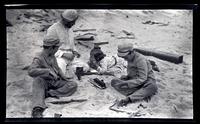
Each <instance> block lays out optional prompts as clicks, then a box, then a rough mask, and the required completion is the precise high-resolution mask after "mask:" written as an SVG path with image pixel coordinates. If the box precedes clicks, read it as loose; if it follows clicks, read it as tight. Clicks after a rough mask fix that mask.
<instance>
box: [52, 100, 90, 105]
mask: <svg viewBox="0 0 200 124" xmlns="http://www.w3.org/2000/svg"><path fill="white" fill-rule="evenodd" d="M84 101H87V99H71V100H66V101H52V102H49V103H52V104H68V103H70V102H84Z"/></svg>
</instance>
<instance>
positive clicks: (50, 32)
mask: <svg viewBox="0 0 200 124" xmlns="http://www.w3.org/2000/svg"><path fill="white" fill-rule="evenodd" d="M46 35H51V36H55V37H57V32H56V29H55V26H54V25H52V26H50V27H49V28H48V29H47V34H46Z"/></svg>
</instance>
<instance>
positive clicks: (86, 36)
mask: <svg viewBox="0 0 200 124" xmlns="http://www.w3.org/2000/svg"><path fill="white" fill-rule="evenodd" d="M74 39H75V40H84V41H87V40H94V36H91V35H81V36H76V37H75V38H74Z"/></svg>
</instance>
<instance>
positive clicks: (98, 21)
mask: <svg viewBox="0 0 200 124" xmlns="http://www.w3.org/2000/svg"><path fill="white" fill-rule="evenodd" d="M6 44H7V47H6V54H7V58H6V61H7V62H6V63H7V67H6V69H7V71H6V75H7V76H6V118H151V119H152V118H153V119H154V118H155V119H159V118H162V119H163V118H164V119H193V116H194V113H193V80H192V79H193V74H192V72H193V70H192V65H193V60H192V58H193V57H192V54H193V53H192V52H193V10H192V9H134V8H133V9H71V8H70V9H68V8H66V9H64V8H62V9H49V8H48V9H28V8H27V9H9V8H7V9H6Z"/></svg>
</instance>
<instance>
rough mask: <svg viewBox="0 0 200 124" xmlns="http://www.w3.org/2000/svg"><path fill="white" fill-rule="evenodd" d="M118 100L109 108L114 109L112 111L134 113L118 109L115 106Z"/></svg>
mask: <svg viewBox="0 0 200 124" xmlns="http://www.w3.org/2000/svg"><path fill="white" fill-rule="evenodd" d="M117 102H118V101H117V100H115V102H114V104H113V105H111V106H110V107H109V109H110V110H112V111H115V112H122V113H126V114H132V113H131V112H127V111H122V110H118V109H115V108H113V107H114V106H115V105H117Z"/></svg>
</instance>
